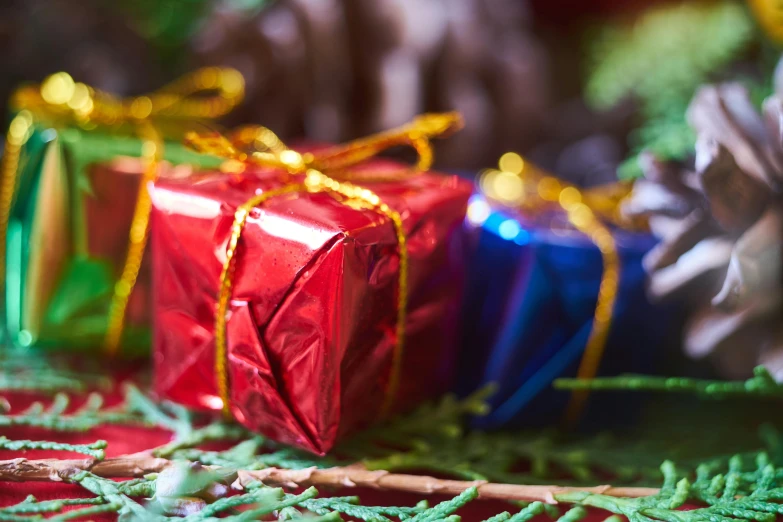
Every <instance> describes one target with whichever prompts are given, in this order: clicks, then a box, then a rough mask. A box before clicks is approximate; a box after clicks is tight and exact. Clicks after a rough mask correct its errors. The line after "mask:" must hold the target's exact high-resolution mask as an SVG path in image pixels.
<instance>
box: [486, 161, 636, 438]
mask: <svg viewBox="0 0 783 522" xmlns="http://www.w3.org/2000/svg"><path fill="white" fill-rule="evenodd" d="M499 166H500V169H499V170H496V169H489V170H487V171H485V172H484V173H483V174H482V175H481V178H480V181H479V183H480V187H481V191H482V193H483V194H484V195H485V196H486V197H487V198H488V199H490V200H492V201H495V202H498V203H500V204H502V205H505V206H508V207H512V208H515V209H518V210H520V211H522V212H523V213H526V214H529V215H530V214H535V213H541V212H546V211H547V210H562V211H565V214H566V217H567V218H568V221H569V223H571V225H573V227H574V228H576V229H577V230H578V231H580V232H582V233H583V234H585V235H586V236H587V237H588V238H590V240H591V241H592V242H593V243H594V244H595V245H596V247H598V250H599V251H600V252H601V258H602V262H603V273H602V275H601V283H600V286H599V290H598V299H597V301H596V306H595V313H594V315H593V321H592V326H591V329H590V335H589V336H588V338H587V344H586V345H585V350H584V353H583V355H582V359H581V361H580V363H579V369H578V370H577V378H579V379H590V378H593V377H595V375H596V373H597V372H598V367H599V366H600V363H601V359H602V358H603V354H604V351H605V348H606V341H607V338H608V335H609V331H610V328H611V325H612V318H613V313H614V305H615V302H616V300H617V291H618V287H619V281H620V268H621V266H620V257H619V255H618V252H617V244H616V241H615V239H614V236H613V235H612V232H611V230H610V229H609V227H608V226H607V225H606V224H605V223H611V224H613V225H616V226H620V227H623V228H631V229H638V228H641V227H643V222H641V221H633V222H632V221H629V220H628V219H627V218H626V217H625V216H624V215H623V214H622V212H621V211H620V208H621V205H622V202H623V200H624V199H625V198H626V197H628V195H629V194H630V192H631V188H632V185H631V184H630V183H624V182H618V183H613V184H610V185H604V186H600V187H596V188H593V189H588V190H579V189H578V188H576V187H575V186H573V185H570V184H568V183H564V182H562V181H560V180H558V179H557V178H555V177H554V176H552V175H550V174H548V173H546V172H543V171H541V170H539V169H538V168H537V167H535V166H533V165H531V164H530V163H528V162H526V161H525V160H524V159H523V158H522V157H520V156H519V155H517V154H515V153H507V154H504V155H503V156H502V157H501V160H500V164H499ZM587 397H588V392H587V390H576V391H574V392H573V393H572V395H571V400H570V401H569V404H568V407H567V409H566V412H565V417H564V422H565V424H566V426H569V427H573V426H574V425H576V423H577V421H578V420H579V417H580V416H581V414H582V412H583V411H584V407H585V405H586V401H587Z"/></svg>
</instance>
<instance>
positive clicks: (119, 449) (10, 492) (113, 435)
mask: <svg viewBox="0 0 783 522" xmlns="http://www.w3.org/2000/svg"><path fill="white" fill-rule="evenodd" d="M119 389H120V387H119V385H118V386H117V389H116V390H115V392H113V393H111V394H108V395H107V405H112V404H116V403H118V402H119V401H120V393H119ZM4 396H5V397H6V398H7V399H9V402H10V404H11V413H18V412H19V411H21V410H22V409H24V408H26V407H27V406H29V405H30V403H31V402H33V401H34V400H40V399H42V397H37V396H33V395H30V394H21V393H16V394H4ZM82 401H83V398H81V399H77V400H74V402H73V404H72V405H71V409H75V408H77V407H78V406H79V405H81V404H82ZM0 435H4V436H6V437H8V438H10V439H32V440H56V441H59V442H68V443H72V444H81V443H91V442H94V441H96V440H99V439H103V440H106V441H108V443H109V446H108V448H107V452H106V453H107V456H109V457H114V456H119V455H124V454H128V453H134V452H137V451H142V450H145V449H149V448H153V447H156V446H159V445H162V444H165V443H166V442H168V441H169V440H170V434H169V433H168V432H166V431H163V430H152V429H143V428H134V427H122V426H102V427H99V428H96V429H94V430H92V431H89V432H87V433H65V434H55V433H52V432H49V431H47V430H42V429H28V428H13V429H3V430H0ZM19 457H25V458H28V459H38V458H52V457H59V458H84V457H83V456H82V455H79V454H73V453H67V452H53V451H24V452H13V451H0V460H6V459H13V458H19ZM30 494H32V495H35V497H36V498H37V499H38V500H53V499H59V498H78V497H89V496H91V495H89V493H88V492H86V491H85V490H84V489H82V488H81V487H79V486H76V485H71V484H58V483H45V482H26V483H12V482H0V506H7V505H11V504H15V503H17V502H21V501H22V500H24V498H25V497H26V496H27V495H30ZM322 494H324V495H327V494H334V495H359V496H360V497H361V499H362V503H363V504H365V505H396V506H412V505H415V504H416V502H418V501H419V500H422V499H427V500H428V501H429V502H430V505H434V504H436V503H438V502H441V501H443V500H447V499H448V498H449V497H446V496H443V495H428V496H427V495H418V494H407V493H402V494H401V493H395V492H384V491H376V490H363V489H344V490H340V491H322ZM502 511H510V512H511V513H513V512H515V508H514V506H511V505H508V504H506V503H504V502H500V501H483V500H477V501H474V502H471V503H470V504H469V505H468V506H467V507H466V508H464V509H463V510H462V511H460V512H459V513H458V514H460V515H462V517H463V520H464V521H465V522H474V521H480V520H483V519H486V518H488V517H490V516H492V515H494V514H497V513H500V512H502ZM604 518H606V514H605V513H601V512H595V513H593V514H591V516H590V517H589V518H587V519H585V520H586V522H598V521H601V520H603V519H604ZM92 520H95V521H109V520H116V516H100V517H94V518H93V519H92ZM544 520H548V519H547V518H546V517H540V518H537V519H536V521H541V522H543V521H544Z"/></svg>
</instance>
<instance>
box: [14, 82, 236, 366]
mask: <svg viewBox="0 0 783 522" xmlns="http://www.w3.org/2000/svg"><path fill="white" fill-rule="evenodd" d="M212 90H218V91H219V93H218V94H217V95H215V96H213V97H211V98H209V99H204V98H201V99H193V98H192V96H193V95H194V94H196V93H199V92H201V91H212ZM241 90H242V82H241V76H239V75H238V73H236V72H235V71H232V70H218V69H203V70H200V71H197V72H196V73H194V74H192V75H190V76H187V77H184V78H183V79H182V80H180V81H179V82H178V83H176V84H172V85H171V86H169V87H167V88H166V89H164V90H162V91H160V92H159V93H155V94H152V95H149V96H142V97H138V98H134V99H131V100H125V101H122V100H117V99H114V98H111V97H110V96H108V95H107V94H105V93H101V92H98V91H95V90H93V89H91V88H89V87H87V86H85V85H83V84H79V83H74V82H73V80H71V78H70V77H69V76H68V75H65V74H64V73H58V74H56V75H53V76H52V77H50V78H49V79H47V81H45V82H44V83H43V84H42V85H41V86H40V87H37V86H30V87H23V88H21V89H19V91H18V92H17V93H16V95H15V96H14V97H13V98H12V105H13V106H14V108H15V110H16V116H15V117H14V118H13V120H12V122H11V125H10V128H9V132H8V135H7V139H6V146H5V154H4V156H3V164H2V176H3V192H4V197H3V199H2V201H0V213H2V215H3V216H4V218H5V222H4V224H3V226H2V229H1V230H2V235H3V237H2V238H0V243H2V244H3V247H4V248H5V252H4V255H2V256H0V258H2V259H3V261H4V277H3V280H4V284H5V300H4V322H5V331H6V335H7V336H8V337H9V341H10V342H11V343H12V344H16V345H22V346H31V345H36V346H49V347H55V348H68V349H94V348H96V347H100V346H106V347H108V348H109V349H110V350H115V349H116V348H118V346H119V345H120V344H122V346H123V348H124V349H125V351H124V353H138V352H143V351H146V348H147V347H148V346H149V339H150V328H149V326H150V321H149V313H148V310H149V303H150V299H149V297H150V289H149V273H148V270H147V268H146V263H142V262H141V261H142V259H143V258H144V244H145V241H146V223H147V220H148V217H149V199H148V195H147V192H146V189H145V190H141V189H142V188H143V180H145V179H153V178H154V177H156V176H181V175H189V174H190V172H191V171H192V170H193V167H215V166H217V165H219V164H220V162H221V161H222V160H220V159H219V158H215V157H209V156H205V155H203V154H198V153H196V152H194V151H192V150H190V149H187V148H185V147H184V146H183V145H181V144H180V143H178V142H171V141H170V142H166V137H167V136H168V135H169V134H172V135H175V136H176V135H177V134H179V136H180V138H181V135H182V132H183V131H182V130H178V128H179V127H184V128H188V124H189V123H190V122H191V121H192V120H197V119H203V118H207V117H213V116H217V115H220V114H223V113H224V112H226V111H227V110H228V109H229V108H230V107H232V106H233V105H235V104H236V103H237V102H238V100H239V96H240V95H241ZM175 127H176V128H177V129H175ZM137 198H138V199H137ZM132 231H135V232H133V233H132Z"/></svg>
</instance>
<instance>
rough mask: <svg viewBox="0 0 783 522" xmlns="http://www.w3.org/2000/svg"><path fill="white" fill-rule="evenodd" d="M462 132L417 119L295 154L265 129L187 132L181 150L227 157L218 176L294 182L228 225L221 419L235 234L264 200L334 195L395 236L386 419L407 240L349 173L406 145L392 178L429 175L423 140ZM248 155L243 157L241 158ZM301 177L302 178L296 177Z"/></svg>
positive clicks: (395, 372)
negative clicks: (258, 171) (260, 175)
mask: <svg viewBox="0 0 783 522" xmlns="http://www.w3.org/2000/svg"><path fill="white" fill-rule="evenodd" d="M461 127H462V118H461V117H460V115H459V114H457V113H443V114H424V115H422V116H419V117H417V118H416V119H414V120H413V121H412V122H411V123H408V124H407V125H403V126H401V127H398V128H396V129H393V130H390V131H387V132H382V133H379V134H375V135H372V136H369V137H367V138H361V139H358V140H355V141H351V142H349V143H347V144H344V145H337V146H333V147H329V148H327V149H325V150H322V151H317V152H307V153H299V152H296V151H295V150H292V149H290V148H288V147H287V146H286V145H285V144H284V143H283V142H282V141H281V140H280V139H279V138H278V137H277V136H276V135H275V134H274V133H273V132H272V131H271V130H269V129H267V128H265V127H258V126H251V127H243V128H240V129H238V130H236V131H234V132H233V133H231V134H230V135H229V136H228V137H225V136H223V135H221V134H219V133H210V134H199V133H188V134H187V135H186V138H185V142H186V144H188V145H190V146H191V147H192V148H193V149H195V150H197V151H199V152H202V153H206V154H212V155H215V156H220V157H223V158H226V162H225V163H224V165H223V169H222V170H223V171H225V172H230V173H235V174H236V173H241V172H243V171H244V170H245V168H246V167H247V166H260V167H272V168H276V169H281V170H282V171H284V172H286V173H287V174H290V175H295V176H297V177H298V178H299V179H298V180H292V181H291V182H289V183H287V184H285V185H283V186H281V187H279V188H276V189H271V190H268V191H266V192H263V193H262V194H258V195H254V196H252V197H250V198H249V199H248V200H247V201H245V202H244V203H243V204H242V205H240V206H239V207H238V208H237V210H236V212H235V214H234V222H233V224H232V226H231V236H230V238H229V241H228V245H227V247H226V257H225V261H224V262H223V269H222V271H221V274H220V286H219V290H218V299H217V305H216V309H215V375H216V377H217V387H218V393H219V395H220V398H221V400H222V402H223V414H224V415H225V416H226V417H227V418H232V413H231V406H230V382H229V376H228V367H227V355H228V354H227V342H226V321H227V312H228V305H229V303H230V301H231V293H232V287H233V277H234V267H235V265H236V256H237V247H238V244H239V240H240V238H241V236H242V231H243V230H244V226H245V223H246V221H247V217H248V215H249V214H250V212H252V210H253V209H254V208H256V207H258V206H259V205H261V204H263V203H264V202H266V201H267V200H269V199H272V198H275V197H277V196H281V195H284V194H291V193H302V192H307V193H318V192H324V193H329V194H335V195H340V196H343V197H344V198H346V199H347V200H348V201H351V200H353V201H357V200H358V201H361V202H363V203H364V204H366V205H367V206H369V208H371V209H372V210H374V211H376V212H378V213H380V214H383V215H384V216H386V217H387V218H388V219H389V220H390V221H391V222H392V224H393V226H394V231H395V234H396V236H397V244H398V251H399V256H400V268H399V275H398V280H397V321H396V329H395V334H396V340H395V347H394V352H393V355H392V363H391V369H390V373H389V379H388V383H387V386H386V391H385V398H384V404H383V406H382V408H381V415H382V416H385V415H387V414H388V413H389V411H390V408H391V406H392V404H393V401H394V398H395V396H396V394H397V389H398V387H399V380H400V370H401V365H402V355H403V350H404V346H405V321H406V314H407V309H408V248H407V237H406V234H405V231H404V228H403V222H402V217H401V216H400V214H399V213H398V212H397V211H396V210H394V209H392V208H390V207H389V206H388V205H387V204H386V203H384V202H383V201H382V200H381V198H380V197H379V196H378V195H377V194H375V193H374V192H373V191H372V190H370V189H367V188H364V187H361V186H359V185H356V184H354V183H351V182H350V181H347V180H349V179H354V178H353V176H352V175H351V172H350V167H353V166H356V165H358V164H359V163H361V162H363V161H365V160H367V159H369V158H372V157H374V156H376V155H377V154H379V153H380V152H382V151H384V150H387V149H389V148H391V147H395V146H400V145H403V146H409V147H412V148H413V149H414V150H415V151H416V153H417V157H418V159H417V162H416V165H415V167H414V168H413V169H410V168H405V169H404V171H403V172H396V174H395V175H393V176H392V178H394V179H400V177H401V176H402V177H406V176H410V175H416V174H418V173H421V172H423V171H426V170H429V168H430V166H431V165H432V160H433V152H432V146H431V144H430V139H431V138H434V137H444V136H446V135H448V134H450V133H452V132H454V131H456V130H458V129H459V128H461ZM246 150H249V151H250V152H245V151H246ZM302 176H303V178H302ZM361 179H362V180H364V181H370V182H372V181H383V180H388V179H389V176H388V175H387V174H383V175H377V176H376V175H373V174H365V173H362V175H361Z"/></svg>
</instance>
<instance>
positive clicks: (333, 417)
mask: <svg viewBox="0 0 783 522" xmlns="http://www.w3.org/2000/svg"><path fill="white" fill-rule="evenodd" d="M392 171H399V165H397V164H395V163H392V162H389V161H380V160H374V161H371V162H368V163H366V164H363V165H362V166H360V167H358V170H357V172H358V174H361V173H362V172H373V173H381V174H382V173H383V172H392ZM381 177H383V176H381ZM288 182H289V181H282V180H281V173H280V172H279V171H275V170H271V169H264V168H255V167H251V168H249V169H248V171H246V172H244V173H243V174H242V175H241V176H231V175H227V174H223V173H214V174H209V175H205V176H202V177H199V178H198V179H190V180H187V179H186V180H177V179H161V180H159V181H157V182H156V183H154V184H152V185H151V186H150V192H151V195H152V204H153V209H152V216H151V220H152V227H151V228H152V235H151V247H152V255H153V288H154V297H153V300H154V306H153V314H154V364H155V389H156V391H157V393H158V394H159V395H160V396H161V397H164V398H167V399H170V400H173V401H176V402H179V403H181V404H184V405H186V406H190V407H194V408H201V409H212V410H220V409H221V408H222V406H223V401H222V400H221V398H220V394H219V391H218V384H217V377H216V370H215V326H214V324H215V309H216V302H217V297H218V293H219V286H220V275H221V270H222V266H223V263H224V261H225V256H226V251H227V243H228V241H229V238H230V236H231V228H232V224H233V221H234V214H235V212H236V210H237V207H238V206H240V205H241V204H243V203H245V202H246V201H247V200H248V198H249V197H251V196H253V195H254V194H259V193H262V192H264V191H268V190H271V189H275V188H279V187H281V186H282V185H284V184H285V183H288ZM357 183H358V182H357ZM361 185H362V186H365V187H367V188H369V189H371V190H372V191H373V192H374V193H375V194H377V195H378V196H379V197H380V198H381V200H382V201H383V202H385V203H386V204H388V205H389V207H391V208H392V209H394V210H396V211H397V212H399V214H400V216H401V217H402V226H403V230H404V233H405V236H406V239H407V248H408V253H409V263H408V268H409V273H408V278H407V288H408V291H409V299H408V310H407V313H406V315H405V317H406V322H405V326H406V328H405V329H406V338H405V343H404V348H403V352H402V354H401V361H402V364H401V369H400V372H399V375H400V384H399V387H398V388H397V393H396V394H395V396H394V397H393V402H392V405H393V407H392V411H395V412H396V411H402V410H405V409H408V408H410V407H412V406H414V405H415V404H417V403H418V402H420V401H421V400H422V399H425V398H427V397H430V396H433V395H437V394H439V393H442V392H444V391H446V390H447V389H448V387H449V384H450V380H451V377H452V370H453V366H454V355H455V347H456V340H455V339H454V333H453V332H455V331H456V328H455V327H454V322H455V321H456V318H457V313H458V307H459V301H460V299H459V298H460V294H461V291H462V282H463V270H462V261H461V252H460V250H461V246H460V231H461V224H462V220H463V216H464V213H465V207H466V205H467V200H468V197H469V196H470V192H471V188H472V187H471V185H470V183H468V182H466V181H463V180H460V179H459V178H457V177H456V176H448V175H443V174H437V173H431V172H426V173H420V174H412V175H410V176H405V177H402V178H400V179H397V180H395V181H385V182H372V183H361ZM399 265H400V257H399V249H398V241H397V236H396V233H395V229H394V226H393V223H392V222H391V220H390V219H389V218H388V217H387V216H386V215H384V214H383V213H380V212H378V211H376V210H374V209H372V208H369V207H368V206H367V205H366V204H362V202H360V201H351V200H346V199H344V198H342V197H341V196H339V195H334V194H329V193H309V192H299V193H290V194H286V195H282V196H278V197H274V198H271V199H269V200H267V201H266V202H264V203H263V204H262V205H260V206H259V207H256V208H254V209H253V210H252V212H251V213H250V216H249V217H248V220H247V223H246V226H245V229H244V232H243V233H242V236H241V240H240V242H239V246H238V249H237V262H236V265H235V271H234V275H233V289H232V298H231V301H230V304H229V309H228V315H227V326H226V336H227V364H228V378H229V397H230V409H231V412H232V414H233V415H234V417H236V418H237V419H238V420H239V421H240V422H241V423H243V424H244V425H246V426H247V427H249V428H251V429H253V430H256V431H259V432H261V433H262V434H264V435H266V436H269V437H271V438H273V439H275V440H278V441H280V442H284V443H287V444H293V445H296V446H299V447H301V448H304V449H307V450H309V451H312V452H315V453H319V454H323V453H325V452H327V451H328V450H329V449H330V448H332V447H333V445H334V444H335V442H336V441H337V440H338V439H339V438H340V437H341V436H343V435H344V434H346V433H347V432H350V431H354V430H356V429H359V428H361V427H365V426H367V425H368V424H371V423H372V422H374V421H377V420H379V413H380V412H379V408H378V405H379V404H382V403H383V402H384V399H385V398H386V397H385V393H386V392H387V384H388V380H389V378H390V375H391V370H392V368H391V367H392V359H393V357H394V354H395V349H396V348H395V346H396V344H397V343H396V332H395V325H396V321H397V306H398V300H397V297H398V296H397V292H398V281H399V268H400V266H399Z"/></svg>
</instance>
